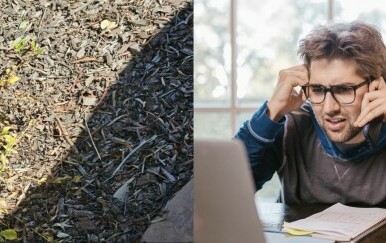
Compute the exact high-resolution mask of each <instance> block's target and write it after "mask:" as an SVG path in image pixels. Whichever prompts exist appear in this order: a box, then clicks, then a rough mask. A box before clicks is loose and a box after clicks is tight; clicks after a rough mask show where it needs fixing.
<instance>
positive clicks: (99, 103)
mask: <svg viewBox="0 0 386 243" xmlns="http://www.w3.org/2000/svg"><path fill="white" fill-rule="evenodd" d="M109 83H110V79H109V78H107V79H106V83H105V90H104V91H103V94H102V96H101V98H100V100H99V102H98V104H96V106H95V108H96V107H98V106H100V105H101V104H102V101H103V100H104V99H105V97H106V94H107V91H108V87H109Z"/></svg>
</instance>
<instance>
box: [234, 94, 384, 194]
mask: <svg viewBox="0 0 386 243" xmlns="http://www.w3.org/2000/svg"><path fill="white" fill-rule="evenodd" d="M301 109H302V110H304V111H305V112H307V113H309V115H310V117H311V120H312V125H313V127H314V131H315V132H316V134H317V137H318V139H319V140H320V143H321V145H322V147H323V149H324V152H325V153H326V154H327V155H328V156H330V157H331V158H334V159H339V160H340V161H362V160H366V158H369V157H371V156H372V155H374V154H376V153H378V152H379V151H380V150H382V149H384V148H385V145H386V125H385V123H382V126H381V129H380V134H379V138H378V141H377V143H376V144H374V143H372V141H371V139H369V138H366V140H365V142H363V143H360V144H358V145H357V146H355V147H351V148H348V149H347V148H345V149H342V146H339V144H335V143H333V142H332V141H331V140H329V138H328V137H327V135H326V134H325V133H324V131H323V130H322V128H321V127H320V126H319V124H318V123H317V121H316V118H315V115H314V113H313V111H312V108H311V105H310V104H309V103H308V102H306V103H304V104H303V106H302V107H301ZM266 110H267V102H265V103H264V104H263V106H261V107H260V109H258V111H257V112H256V113H255V114H254V115H253V116H252V118H251V119H250V120H248V121H246V122H245V123H244V124H243V126H242V127H241V128H240V130H239V131H238V133H237V134H236V138H238V139H240V140H242V141H243V143H244V144H245V146H246V149H247V153H248V158H249V162H250V165H251V169H252V174H253V177H254V181H255V185H256V187H257V190H260V189H261V188H262V186H263V184H264V183H265V182H266V181H268V180H270V179H271V178H272V176H273V174H274V173H275V171H278V170H279V168H280V167H281V166H282V163H283V156H284V154H285V153H286V151H283V135H284V130H285V126H286V123H287V117H283V118H282V119H281V120H280V121H279V122H275V121H272V120H271V119H270V118H269V117H268V116H267V112H266ZM310 146H311V145H310ZM285 149H286V148H284V150H285ZM289 152H290V151H289ZM385 160H386V158H385ZM385 163H386V162H385Z"/></svg>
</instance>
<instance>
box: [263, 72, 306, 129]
mask: <svg viewBox="0 0 386 243" xmlns="http://www.w3.org/2000/svg"><path fill="white" fill-rule="evenodd" d="M307 83H308V71H307V68H306V67H305V66H304V65H299V66H295V67H291V68H288V69H284V70H281V71H280V73H279V80H278V82H277V85H276V88H275V90H274V92H273V95H272V97H271V99H269V101H268V116H269V118H270V119H272V120H274V121H279V120H280V119H281V118H282V117H283V116H284V115H286V114H287V113H289V112H290V111H293V110H296V109H297V108H299V107H300V106H301V105H302V104H303V102H304V100H303V97H302V92H303V91H302V90H300V92H299V93H298V92H296V91H295V90H294V88H295V87H296V86H301V85H305V84H307Z"/></svg>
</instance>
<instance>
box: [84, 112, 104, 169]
mask: <svg viewBox="0 0 386 243" xmlns="http://www.w3.org/2000/svg"><path fill="white" fill-rule="evenodd" d="M84 123H85V124H86V129H87V132H88V135H89V136H90V139H91V143H92V146H93V147H94V149H95V151H96V153H97V155H98V158H99V160H100V161H101V162H103V161H102V158H101V156H100V154H99V152H98V149H97V147H96V146H95V143H94V139H93V138H92V135H91V132H90V129H89V128H88V125H87V118H86V114H85V116H84Z"/></svg>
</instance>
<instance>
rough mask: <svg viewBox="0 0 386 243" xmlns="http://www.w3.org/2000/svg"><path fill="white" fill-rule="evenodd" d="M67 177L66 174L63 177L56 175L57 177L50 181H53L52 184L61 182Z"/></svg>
mask: <svg viewBox="0 0 386 243" xmlns="http://www.w3.org/2000/svg"><path fill="white" fill-rule="evenodd" d="M68 179H69V177H68V176H65V177H58V178H55V179H54V180H52V181H51V182H52V183H54V184H61V183H63V182H65V181H67V180H68Z"/></svg>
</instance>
